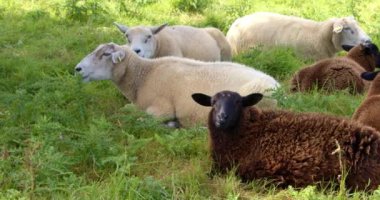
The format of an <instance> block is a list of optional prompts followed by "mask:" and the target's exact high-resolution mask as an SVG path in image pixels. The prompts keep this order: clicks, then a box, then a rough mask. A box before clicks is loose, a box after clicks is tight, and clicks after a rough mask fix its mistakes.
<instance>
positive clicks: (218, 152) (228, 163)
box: [208, 108, 257, 170]
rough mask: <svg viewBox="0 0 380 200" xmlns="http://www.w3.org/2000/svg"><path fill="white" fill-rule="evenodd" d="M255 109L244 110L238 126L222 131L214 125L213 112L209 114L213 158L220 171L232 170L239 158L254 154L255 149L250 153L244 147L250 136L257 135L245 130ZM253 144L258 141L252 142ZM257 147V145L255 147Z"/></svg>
mask: <svg viewBox="0 0 380 200" xmlns="http://www.w3.org/2000/svg"><path fill="white" fill-rule="evenodd" d="M250 109H253V108H246V109H244V111H243V113H242V115H241V118H240V120H239V121H238V123H237V124H238V125H237V126H236V127H235V128H233V129H230V130H220V129H217V128H216V126H215V125H214V123H213V117H212V115H213V111H211V112H210V114H209V121H208V126H209V133H210V135H209V137H210V148H211V152H212V154H211V155H212V158H213V160H214V162H215V163H214V164H216V166H217V167H219V168H220V169H222V170H223V169H230V168H231V167H233V166H234V165H236V164H238V163H239V160H238V158H244V157H246V155H245V154H249V153H252V152H253V151H255V149H252V150H251V151H248V150H247V149H246V148H247V146H246V145H244V142H247V141H246V140H247V137H250V136H249V135H246V134H247V133H248V134H255V133H254V132H255V131H254V132H248V131H247V130H244V128H246V126H247V124H245V123H246V122H247V121H249V119H248V118H251V117H250V115H251V114H250V112H251V110H250ZM250 142H252V143H250V144H253V143H254V142H257V141H250ZM253 146H255V145H253Z"/></svg>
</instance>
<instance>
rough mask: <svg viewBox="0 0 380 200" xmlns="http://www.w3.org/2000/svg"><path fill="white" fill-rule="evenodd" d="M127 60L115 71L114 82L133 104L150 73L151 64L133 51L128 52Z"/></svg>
mask: <svg viewBox="0 0 380 200" xmlns="http://www.w3.org/2000/svg"><path fill="white" fill-rule="evenodd" d="M126 55H127V56H126V58H125V59H124V61H123V62H121V63H119V64H118V65H117V66H116V67H115V68H114V71H113V82H114V83H115V84H116V85H117V86H118V88H119V90H120V91H121V92H122V93H123V94H124V96H125V97H126V98H127V99H129V100H130V101H131V102H132V103H134V102H136V100H137V93H138V90H139V88H140V86H141V85H142V84H143V82H144V81H145V77H146V75H147V74H148V73H149V71H150V67H149V64H148V63H149V62H146V61H147V60H146V59H143V58H140V57H138V56H137V55H135V54H134V53H133V52H131V51H126Z"/></svg>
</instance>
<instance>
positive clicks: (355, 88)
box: [291, 57, 368, 93]
mask: <svg viewBox="0 0 380 200" xmlns="http://www.w3.org/2000/svg"><path fill="white" fill-rule="evenodd" d="M362 72H364V69H363V68H362V67H361V66H360V65H359V64H357V63H356V62H355V61H353V60H351V59H347V58H343V57H342V58H336V59H325V60H322V61H319V62H317V63H315V64H313V65H311V66H309V67H305V68H303V69H301V70H299V71H298V72H296V73H295V75H294V76H293V78H292V80H291V91H293V92H295V91H300V92H306V91H310V90H312V89H313V87H316V88H317V89H323V90H325V91H328V92H332V91H336V90H344V89H348V90H349V92H351V93H362V92H363V91H365V90H366V89H367V88H368V82H367V81H363V80H362V79H361V78H360V74H361V73H362Z"/></svg>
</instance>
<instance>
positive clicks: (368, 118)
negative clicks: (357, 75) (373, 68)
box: [352, 59, 380, 131]
mask: <svg viewBox="0 0 380 200" xmlns="http://www.w3.org/2000/svg"><path fill="white" fill-rule="evenodd" d="M379 62H380V59H379ZM378 73H379V71H377V72H364V73H363V74H362V78H363V79H365V80H368V81H372V84H371V86H370V88H369V91H368V94H367V97H366V98H365V99H364V101H363V102H362V103H361V104H360V106H359V107H358V108H357V109H356V111H355V113H354V114H353V116H352V119H353V120H355V121H358V122H361V123H363V124H365V125H368V126H371V127H374V128H375V129H376V130H378V131H380V123H379V121H378V120H379V118H380V76H377V74H378Z"/></svg>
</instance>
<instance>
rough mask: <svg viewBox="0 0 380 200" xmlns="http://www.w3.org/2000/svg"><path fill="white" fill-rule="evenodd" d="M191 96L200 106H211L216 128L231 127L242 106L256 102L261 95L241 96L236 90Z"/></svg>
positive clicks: (235, 122)
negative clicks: (211, 94) (211, 95)
mask: <svg viewBox="0 0 380 200" xmlns="http://www.w3.org/2000/svg"><path fill="white" fill-rule="evenodd" d="M191 97H192V98H193V100H194V101H195V102H197V103H198V104H200V105H202V106H212V110H211V113H212V122H213V123H214V125H215V126H216V127H217V128H218V129H231V128H234V127H235V126H236V124H237V123H238V121H239V119H240V115H241V112H242V110H243V108H244V107H248V106H253V105H255V104H257V103H258V102H259V101H260V100H261V99H262V98H263V95H262V94H260V93H252V94H249V95H247V96H244V97H242V96H240V95H239V94H238V93H236V92H231V91H221V92H218V93H216V94H215V95H214V96H213V97H210V96H208V95H206V94H202V93H195V94H193V95H192V96H191Z"/></svg>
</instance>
